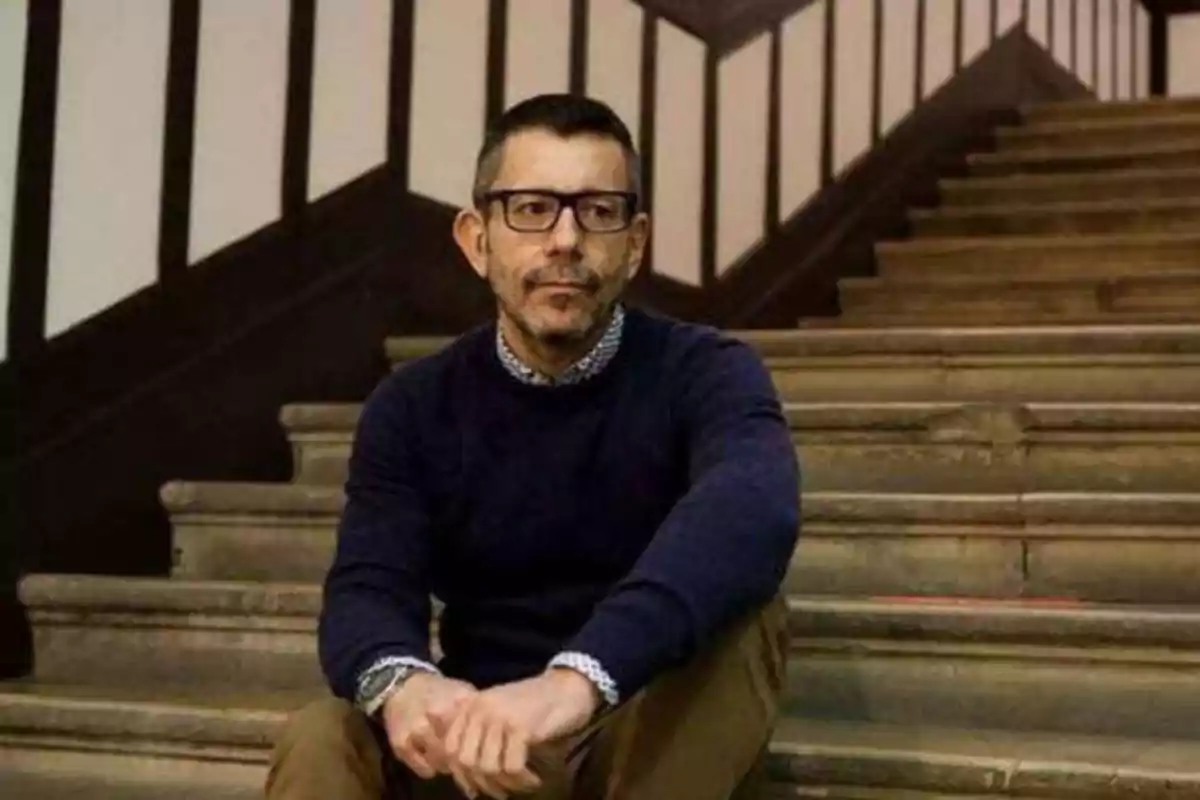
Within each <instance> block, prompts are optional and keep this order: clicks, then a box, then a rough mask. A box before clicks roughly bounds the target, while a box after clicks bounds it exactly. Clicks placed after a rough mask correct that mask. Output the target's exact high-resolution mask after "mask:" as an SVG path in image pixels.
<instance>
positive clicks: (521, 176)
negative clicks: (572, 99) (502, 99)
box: [455, 130, 649, 344]
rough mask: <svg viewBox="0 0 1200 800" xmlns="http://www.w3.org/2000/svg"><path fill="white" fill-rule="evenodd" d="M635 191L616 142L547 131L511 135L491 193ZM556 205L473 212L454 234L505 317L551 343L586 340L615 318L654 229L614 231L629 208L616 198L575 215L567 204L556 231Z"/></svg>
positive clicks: (528, 201)
mask: <svg viewBox="0 0 1200 800" xmlns="http://www.w3.org/2000/svg"><path fill="white" fill-rule="evenodd" d="M629 188H630V187H629V184H628V173H627V167H626V161H625V154H624V151H623V150H622V148H621V145H620V144H619V143H618V142H616V141H614V140H611V139H606V138H601V137H597V136H589V135H580V136H573V137H571V138H566V139H564V138H561V137H559V136H557V135H556V134H554V133H552V132H550V131H544V130H530V131H523V132H520V133H517V134H514V135H513V136H511V137H509V139H508V140H507V141H506V143H505V145H504V149H503V158H502V160H501V167H500V170H499V173H498V174H497V176H496V179H495V181H494V182H493V184H492V186H491V189H492V191H494V192H495V191H512V190H548V191H552V192H563V193H571V192H606V191H607V192H624V191H627V190H628V189H629ZM506 205H507V211H506ZM556 205H558V203H557V201H555V200H554V199H553V198H552V197H546V196H538V195H521V196H512V197H510V198H509V199H508V200H507V203H506V202H505V200H503V199H497V200H494V201H492V202H490V203H488V204H487V206H486V208H485V209H484V210H483V214H482V216H481V215H480V213H479V212H478V211H476V210H474V209H471V210H468V211H464V212H463V213H462V214H460V217H459V220H458V221H457V222H456V231H455V233H456V236H457V238H458V241H459V244H460V246H462V248H463V251H464V253H465V254H466V255H467V258H468V259H469V260H470V261H471V264H472V266H473V267H474V268H475V271H476V272H478V273H479V274H480V275H481V276H482V277H484V278H485V279H486V280H487V281H488V283H489V284H490V286H491V287H492V291H493V292H494V293H495V295H496V298H497V301H498V303H499V306H500V313H501V315H502V317H504V318H507V321H508V322H509V323H510V324H512V325H515V326H516V327H517V328H518V329H519V330H520V331H522V332H523V333H524V334H525V335H527V336H532V337H534V338H535V339H537V340H540V341H543V342H545V343H547V344H554V343H568V342H572V341H578V340H581V339H585V338H587V337H588V335H589V334H591V333H593V332H595V330H596V328H597V326H598V325H599V324H601V323H602V322H604V321H605V320H606V319H607V317H608V314H609V312H610V311H611V309H612V307H613V306H614V304H615V303H616V301H617V300H618V299H620V297H621V295H622V293H623V292H624V290H625V287H626V286H627V285H628V283H629V281H630V280H631V279H632V278H633V276H634V275H635V274H636V271H637V269H638V267H639V266H640V264H641V261H642V254H643V251H644V247H645V242H646V238H647V234H648V230H649V221H648V219H647V218H646V216H645V215H644V214H638V215H637V216H635V217H633V218H632V220H631V221H630V223H629V225H628V226H621V225H617V224H614V223H615V222H616V220H617V218H616V217H614V216H613V214H614V213H620V208H621V204H620V201H616V200H615V199H613V198H606V197H602V196H598V197H595V198H593V199H589V200H585V201H583V202H582V204H581V205H579V206H576V207H575V209H572V208H570V207H569V206H567V205H565V204H563V206H562V209H561V212H559V213H558V218H557V220H554V221H553V224H552V225H551V224H550V222H551V220H552V219H553V215H554V213H555V210H556ZM577 214H578V216H577ZM581 218H582V225H581ZM625 218H626V219H628V218H629V217H628V215H627V214H626V215H625ZM546 226H549V227H548V229H546V230H538V228H543V227H546ZM587 228H594V229H598V230H588V229H587ZM614 228H620V229H617V230H613V229H614Z"/></svg>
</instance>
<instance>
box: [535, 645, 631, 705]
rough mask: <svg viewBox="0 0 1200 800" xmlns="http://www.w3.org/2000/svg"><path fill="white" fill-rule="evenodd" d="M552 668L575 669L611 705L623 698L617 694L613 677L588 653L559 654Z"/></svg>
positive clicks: (551, 664) (552, 661) (551, 661)
mask: <svg viewBox="0 0 1200 800" xmlns="http://www.w3.org/2000/svg"><path fill="white" fill-rule="evenodd" d="M550 666H551V667H566V668H568V669H573V670H575V671H576V672H578V673H580V674H582V675H583V676H584V677H585V678H587V679H588V680H589V681H591V682H592V683H594V684H595V685H596V688H597V689H599V690H600V694H601V696H603V697H604V700H605V701H606V702H607V703H608V704H609V705H610V706H615V705H617V703H619V702H620V699H621V696H620V694H619V693H618V692H617V682H616V681H614V680H613V679H612V676H611V675H609V674H608V672H607V671H606V670H605V669H604V667H602V666H600V662H599V661H597V660H596V659H594V658H592V657H591V656H589V655H588V654H586V653H575V652H566V653H559V654H558V655H556V656H555V657H554V658H553V659H551V660H550Z"/></svg>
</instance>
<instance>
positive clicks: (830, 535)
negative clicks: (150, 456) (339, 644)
mask: <svg viewBox="0 0 1200 800" xmlns="http://www.w3.org/2000/svg"><path fill="white" fill-rule="evenodd" d="M317 488H319V487H303V489H302V491H303V492H304V493H305V495H304V496H305V497H307V498H311V497H312V496H313V494H314V491H315V490H316V489H317ZM181 491H186V492H188V493H190V494H192V495H193V497H194V498H196V499H195V502H194V505H195V507H197V508H199V507H203V506H204V505H205V504H206V503H207V504H208V506H209V508H208V512H207V513H209V514H210V516H211V517H212V518H213V519H220V518H221V517H222V516H225V517H227V518H228V519H229V520H230V522H229V524H228V526H227V528H226V530H225V531H224V532H223V533H222V534H221V535H218V536H214V535H212V530H215V529H216V527H215V526H214V528H212V529H210V530H209V531H200V532H197V531H189V530H188V529H187V527H186V526H185V525H180V524H178V523H177V524H176V529H175V545H176V548H177V549H178V550H179V551H180V552H181V554H182V559H181V564H183V565H185V566H186V569H181V570H179V571H181V572H184V573H186V574H185V575H184V577H188V578H193V579H198V578H213V579H220V580H228V579H247V575H254V576H256V577H255V578H253V579H261V578H259V577H258V576H261V575H262V574H264V573H265V574H269V575H270V574H272V573H274V574H273V577H274V579H276V580H288V581H313V582H316V581H320V580H321V579H322V578H323V576H324V574H325V571H326V569H327V568H328V564H329V562H330V561H331V560H332V557H333V547H334V537H335V524H336V523H335V520H336V517H337V513H338V510H339V509H340V508H341V506H342V503H343V495H342V492H341V490H340V489H339V488H336V487H323V488H321V491H323V492H324V497H325V506H326V507H325V508H324V509H322V510H319V511H315V510H314V511H312V512H308V513H310V514H311V517H310V518H309V519H307V520H303V521H302V522H301V523H300V524H298V526H297V531H298V534H299V535H298V536H297V537H296V538H295V539H294V540H292V541H289V540H288V539H287V533H288V527H287V522H286V520H283V521H281V517H280V515H279V513H278V511H277V510H276V509H277V508H278V507H281V506H284V505H286V502H287V497H288V496H289V494H291V493H294V492H299V491H301V487H297V486H295V485H289V484H279V485H268V486H248V485H246V484H190V485H186V486H183V487H181ZM268 491H270V492H274V493H275V498H274V499H273V500H272V502H271V503H270V509H269V510H266V511H260V510H259V508H258V507H257V506H256V505H255V500H256V498H260V497H262V496H263V495H264V494H265V493H267V492H268ZM306 502H307V501H306ZM802 513H803V520H804V521H803V525H802V530H801V534H802V535H801V538H800V542H799V546H798V549H797V555H796V558H795V560H794V561H793V564H792V568H791V570H790V572H789V575H788V578H787V585H788V586H789V591H794V592H798V593H805V594H872V595H874V594H902V595H967V596H988V597H1021V596H1029V595H1035V596H1047V595H1049V596H1064V597H1065V596H1070V597H1076V598H1079V599H1085V600H1092V601H1096V602H1145V603H1163V602H1176V601H1178V602H1184V601H1190V600H1193V599H1200V586H1198V585H1197V584H1196V582H1195V580H1194V576H1195V574H1196V571H1197V569H1200V548H1198V547H1197V546H1196V545H1197V543H1198V542H1197V540H1198V539H1200V494H1170V493H1103V492H1077V493H1069V492H1026V493H993V494H922V493H910V494H905V493H884V492H830V491H824V492H819V491H814V492H809V493H807V494H806V495H805V498H804V503H803V504H802ZM297 516H298V517H299V516H301V515H297ZM259 519H261V520H262V522H258V520H259ZM264 530H265V531H267V532H268V534H269V536H267V537H262V536H260V534H261V533H262V532H263V531H264ZM314 534H316V535H314ZM300 551H303V555H302V556H296V555H295V554H296V553H298V552H300ZM281 553H292V554H293V558H292V560H291V561H290V562H288V564H289V567H288V571H287V573H286V574H283V572H284V568H283V567H280V566H279V564H280V563H281V559H280V558H276V555H277V554H281ZM301 563H305V564H310V565H311V567H310V568H309V570H308V571H307V572H301V571H298V570H296V569H295V565H297V564H301Z"/></svg>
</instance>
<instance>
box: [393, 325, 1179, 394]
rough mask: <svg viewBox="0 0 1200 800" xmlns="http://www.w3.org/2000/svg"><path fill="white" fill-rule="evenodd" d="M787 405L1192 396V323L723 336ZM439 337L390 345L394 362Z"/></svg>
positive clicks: (419, 351)
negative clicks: (755, 358)
mask: <svg viewBox="0 0 1200 800" xmlns="http://www.w3.org/2000/svg"><path fill="white" fill-rule="evenodd" d="M730 334H731V335H733V336H736V337H738V338H741V339H742V340H744V341H746V342H748V343H749V344H751V345H752V346H753V347H754V348H755V349H756V350H757V351H758V352H759V353H760V354H761V355H762V357H763V358H764V360H765V362H766V364H767V366H768V368H769V369H770V370H771V373H772V377H773V379H774V381H775V385H776V387H777V388H778V390H779V393H780V396H781V397H782V398H783V400H784V401H785V402H831V401H840V400H853V401H861V400H873V401H884V400H887V401H900V400H987V401H995V400H1023V399H1027V400H1040V401H1046V402H1049V401H1061V402H1067V401H1072V400H1074V401H1084V402H1099V401H1113V402H1116V401H1139V402H1150V401H1187V400H1200V325H1190V324H1171V325H1054V326H1046V325H1003V326H990V325H989V326H979V325H976V326H967V325H954V326H939V325H937V324H932V325H922V326H919V327H910V328H907V329H887V328H883V329H879V328H874V327H872V328H867V329H838V328H830V329H812V330H806V329H793V330H754V331H750V330H746V331H730ZM446 341H448V340H445V339H439V340H424V341H422V342H420V343H418V344H415V345H414V343H413V342H412V341H408V340H404V339H389V340H388V343H387V346H386V350H387V353H388V356H389V358H390V359H391V360H392V361H393V363H396V362H398V361H403V360H404V359H405V358H411V357H417V356H420V355H426V354H428V353H430V352H432V349H433V348H435V347H436V346H437V345H438V344H444V343H445V342H446Z"/></svg>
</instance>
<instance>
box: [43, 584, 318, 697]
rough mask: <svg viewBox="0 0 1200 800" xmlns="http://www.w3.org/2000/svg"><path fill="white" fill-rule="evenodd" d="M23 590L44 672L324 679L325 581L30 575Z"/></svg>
mask: <svg viewBox="0 0 1200 800" xmlns="http://www.w3.org/2000/svg"><path fill="white" fill-rule="evenodd" d="M20 597H21V601H22V603H23V604H24V605H25V606H26V608H27V609H28V615H29V621H30V624H31V625H32V627H33V631H34V653H35V659H34V675H35V677H36V678H37V679H38V680H39V681H43V682H48V683H59V682H77V683H96V684H99V685H108V686H112V685H132V686H137V685H142V684H157V685H162V686H174V685H193V686H216V687H221V686H227V685H237V686H239V687H242V688H246V689H251V688H258V689H264V690H268V689H270V690H273V689H308V690H312V691H318V690H319V689H320V688H321V686H322V685H323V678H322V675H321V670H320V665H319V663H318V661H317V655H316V644H315V639H314V635H315V631H316V615H317V613H318V611H319V610H320V603H321V591H320V586H319V585H317V584H264V583H250V582H246V583H240V582H218V581H188V580H167V579H162V578H131V577H108V576H96V575H29V576H26V577H25V578H24V579H23V580H22V581H21V584H20ZM85 663H86V664H88V667H87V669H86V670H83V669H81V668H80V667H81V665H82V664H85Z"/></svg>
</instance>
